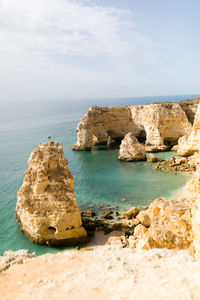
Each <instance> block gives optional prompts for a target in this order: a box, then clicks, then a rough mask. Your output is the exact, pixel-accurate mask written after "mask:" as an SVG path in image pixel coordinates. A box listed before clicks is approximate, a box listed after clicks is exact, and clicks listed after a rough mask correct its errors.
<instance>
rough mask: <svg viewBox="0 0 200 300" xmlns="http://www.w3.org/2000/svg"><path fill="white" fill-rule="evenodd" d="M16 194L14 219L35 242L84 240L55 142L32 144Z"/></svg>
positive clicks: (66, 171) (67, 174)
mask: <svg viewBox="0 0 200 300" xmlns="http://www.w3.org/2000/svg"><path fill="white" fill-rule="evenodd" d="M28 163H29V167H28V170H27V171H26V172H25V178H24V181H23V184H22V186H21V188H20V189H19V191H18V194H17V199H18V201H17V206H16V218H17V220H18V221H19V223H20V225H21V230H22V231H23V232H24V233H25V234H26V235H27V236H28V237H29V238H30V239H31V240H32V241H33V242H35V243H38V244H48V245H75V244H79V243H82V242H84V241H86V240H87V233H86V231H85V229H84V228H83V227H82V221H81V215H80V211H79V208H78V205H77V202H76V193H75V191H74V189H73V187H74V182H73V177H72V175H71V173H70V171H69V164H68V161H67V159H65V157H64V152H63V147H62V145H61V144H59V143H57V142H53V141H51V142H49V143H42V144H40V145H38V146H37V147H35V149H34V150H33V152H32V153H31V155H30V158H29V161H28Z"/></svg>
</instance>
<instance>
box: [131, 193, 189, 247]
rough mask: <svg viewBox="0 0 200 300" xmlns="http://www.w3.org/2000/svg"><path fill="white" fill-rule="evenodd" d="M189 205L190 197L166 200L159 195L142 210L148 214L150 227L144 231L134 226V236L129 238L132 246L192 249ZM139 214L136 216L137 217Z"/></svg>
mask: <svg viewBox="0 0 200 300" xmlns="http://www.w3.org/2000/svg"><path fill="white" fill-rule="evenodd" d="M191 207H192V200H191V199H190V198H180V199H174V200H168V199H166V198H162V197H161V198H158V199H156V200H154V201H153V202H152V203H151V205H150V207H149V208H148V209H147V211H142V213H145V215H146V216H148V220H149V219H150V227H149V228H148V230H144V231H142V230H136V228H137V227H138V226H139V225H138V226H137V227H136V228H135V231H134V236H133V237H132V238H131V245H132V247H135V248H139V249H146V250H147V249H152V248H168V249H192V247H193V246H192V241H193V233H192V214H191ZM140 214H141V213H140ZM140 214H139V215H138V216H137V218H138V219H140ZM143 217H144V216H143ZM141 223H142V222H141ZM143 225H145V224H144V222H143ZM142 228H143V227H142ZM138 232H139V234H138Z"/></svg>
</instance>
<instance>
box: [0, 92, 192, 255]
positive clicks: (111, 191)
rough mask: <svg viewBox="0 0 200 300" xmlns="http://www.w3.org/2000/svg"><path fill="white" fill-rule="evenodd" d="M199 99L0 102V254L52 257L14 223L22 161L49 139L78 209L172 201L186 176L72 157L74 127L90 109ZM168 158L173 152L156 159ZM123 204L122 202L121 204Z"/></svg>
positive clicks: (107, 158)
mask: <svg viewBox="0 0 200 300" xmlns="http://www.w3.org/2000/svg"><path fill="white" fill-rule="evenodd" d="M196 96H198V95H184V96H170V97H143V98H125V99H96V100H81V101H80V100H76V101H75V100H73V101H70V100H68V101H67V100H66V101H41V102H37V101H35V102H30V101H28V100H27V101H26V102H7V103H6V102H3V101H1V102H0V255H2V253H3V252H4V251H6V250H8V249H13V250H18V249H29V250H30V251H35V252H36V253H37V254H38V255H40V254H43V253H47V252H57V251H58V250H59V249H58V248H49V247H47V246H40V245H36V244H33V243H32V242H30V241H29V240H28V238H26V236H25V235H24V234H23V233H22V232H21V231H20V229H19V225H18V223H17V221H16V220H15V218H14V214H15V206H16V201H17V199H16V193H17V191H18V189H19V188H20V186H21V184H22V181H23V177H24V172H25V171H26V169H27V167H28V164H27V160H28V157H29V155H30V153H31V152H32V150H33V148H34V147H35V146H36V145H38V144H39V143H41V142H45V141H49V140H48V138H47V137H48V136H51V137H52V138H51V139H52V140H54V141H58V142H60V143H62V144H63V148H64V153H65V157H66V158H67V159H68V161H69V165H70V171H71V173H72V175H73V176H74V180H75V190H76V193H77V201H78V204H79V207H80V208H81V209H87V208H96V207H97V206H98V205H100V204H102V203H104V204H106V205H108V206H118V207H119V208H118V210H119V211H120V212H123V211H125V210H127V209H128V208H130V207H131V206H134V205H136V206H142V205H148V204H150V202H151V201H152V200H154V199H155V198H156V197H159V196H165V197H172V196H173V194H175V193H176V192H177V191H178V190H179V189H180V188H181V187H183V186H184V184H185V183H186V182H187V181H188V179H189V176H188V175H184V174H178V175H176V176H175V175H174V174H173V173H168V172H162V173H161V172H158V171H156V170H154V169H153V164H147V165H144V164H145V163H144V162H132V163H126V162H121V161H118V159H117V156H118V150H108V151H95V152H73V151H72V150H71V146H72V144H74V143H75V142H76V127H77V124H78V122H79V121H80V119H81V117H82V116H83V115H84V114H85V113H86V111H87V110H88V108H89V107H90V106H92V105H101V106H115V105H131V104H132V105H135V104H146V103H151V102H160V101H177V100H184V99H191V98H195V97H196ZM159 155H160V156H161V157H164V158H165V157H170V155H172V153H170V152H166V153H161V154H159ZM122 199H126V201H125V202H122V201H121V200H122Z"/></svg>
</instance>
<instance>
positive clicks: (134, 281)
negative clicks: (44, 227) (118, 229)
mask: <svg viewBox="0 0 200 300" xmlns="http://www.w3.org/2000/svg"><path fill="white" fill-rule="evenodd" d="M199 278H200V262H199V261H195V260H194V258H193V257H192V256H191V255H190V254H189V253H188V252H187V251H184V250H183V251H173V250H168V249H153V250H150V251H138V250H136V251H132V249H122V248H120V247H117V246H114V247H113V246H100V247H94V248H93V249H91V248H90V250H89V251H75V250H72V251H63V252H60V253H58V254H53V255H52V254H46V255H41V256H38V257H37V258H34V259H30V260H28V261H27V262H25V263H23V264H22V265H15V266H12V267H11V268H9V269H8V270H7V271H5V272H4V273H3V274H2V276H0V295H1V300H11V299H15V300H27V299H29V300H33V299H37V300H44V299H48V300H55V299H59V300H66V299H67V300H74V299H81V300H91V299H94V300H102V299H106V300H119V299H121V300H122V299H127V300H130V299H139V300H147V299H148V300H155V299H156V300H169V299H173V300H180V299H181V300H189V299H192V300H199V295H200V285H199Z"/></svg>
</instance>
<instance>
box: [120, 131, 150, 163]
mask: <svg viewBox="0 0 200 300" xmlns="http://www.w3.org/2000/svg"><path fill="white" fill-rule="evenodd" d="M118 159H119V160H124V161H139V160H146V151H145V147H144V145H142V144H140V143H139V142H138V140H137V138H136V137H135V136H134V134H132V133H131V132H129V133H127V134H126V135H125V137H124V139H123V140H122V143H121V145H120V149H119V156H118Z"/></svg>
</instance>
